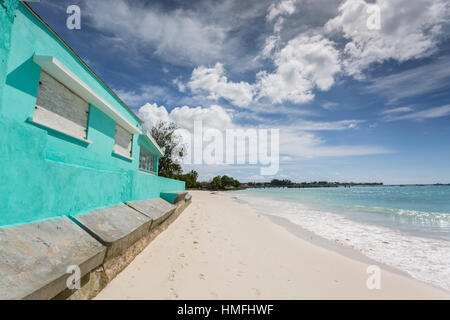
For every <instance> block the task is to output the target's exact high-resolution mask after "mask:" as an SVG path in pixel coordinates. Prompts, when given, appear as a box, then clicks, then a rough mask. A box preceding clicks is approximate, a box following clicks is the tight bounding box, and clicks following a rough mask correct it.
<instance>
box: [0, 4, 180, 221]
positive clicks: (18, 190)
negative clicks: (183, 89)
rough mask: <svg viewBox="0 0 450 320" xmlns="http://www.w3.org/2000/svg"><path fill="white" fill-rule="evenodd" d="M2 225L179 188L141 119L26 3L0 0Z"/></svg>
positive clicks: (141, 197)
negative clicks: (164, 170)
mask: <svg viewBox="0 0 450 320" xmlns="http://www.w3.org/2000/svg"><path fill="white" fill-rule="evenodd" d="M0 24H1V29H0V32H1V34H0V227H5V226H11V225H17V224H23V223H28V222H34V221H39V220H43V219H48V218H54V217H60V216H67V215H72V216H74V215H79V214H83V213H87V212H89V211H91V210H95V209H98V208H103V207H107V206H113V205H116V204H120V203H123V202H128V201H134V200H145V199H151V198H157V197H160V194H161V192H168V191H182V190H184V188H185V186H184V182H182V181H177V180H171V179H166V178H163V177H159V176H158V158H159V157H160V156H161V155H162V151H161V149H160V148H159V146H158V145H157V144H156V142H155V141H154V140H153V138H152V137H151V136H150V135H149V134H147V133H146V132H144V131H143V129H142V125H143V123H142V120H140V119H139V118H138V117H137V116H136V115H135V114H134V113H133V111H132V110H131V109H130V108H128V107H127V105H126V104H125V103H124V102H123V101H122V100H121V99H120V98H119V97H118V96H117V95H116V94H115V93H114V92H113V91H112V90H111V89H110V88H109V87H108V86H107V84H105V83H104V82H103V81H102V80H101V79H100V77H99V76H98V75H97V74H96V73H95V72H94V71H93V70H92V69H91V68H90V67H89V66H88V65H87V64H86V63H85V62H84V61H83V60H82V59H81V58H80V57H79V56H78V55H77V54H76V53H75V52H74V51H73V50H72V49H71V48H70V46H69V45H68V44H67V43H65V42H64V40H63V39H61V38H60V37H59V36H58V34H57V33H56V32H55V31H54V30H53V29H52V28H51V27H50V26H49V25H47V24H46V23H45V21H43V20H42V18H40V17H39V16H38V15H37V14H36V13H35V12H34V11H33V10H32V9H31V8H30V7H29V6H28V5H27V4H25V3H23V2H19V1H18V0H0Z"/></svg>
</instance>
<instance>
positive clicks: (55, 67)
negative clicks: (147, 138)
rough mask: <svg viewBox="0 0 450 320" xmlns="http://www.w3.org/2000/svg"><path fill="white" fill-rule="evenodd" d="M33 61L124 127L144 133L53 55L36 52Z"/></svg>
mask: <svg viewBox="0 0 450 320" xmlns="http://www.w3.org/2000/svg"><path fill="white" fill-rule="evenodd" d="M33 61H34V62H35V63H36V64H38V65H39V66H41V68H42V69H43V70H45V72H47V73H48V74H50V75H51V76H52V77H54V78H55V79H56V80H58V81H59V82H61V83H62V84H64V85H65V86H66V87H68V88H69V89H70V90H72V91H73V92H75V93H76V94H77V95H79V96H80V97H81V98H83V99H84V100H86V101H87V102H88V103H91V104H93V105H94V106H96V107H97V108H98V109H100V110H101V111H102V112H103V113H105V114H106V115H107V116H108V117H110V118H111V119H113V120H114V121H116V122H117V123H118V124H120V125H121V126H122V127H123V128H124V129H126V130H127V131H129V132H131V133H135V134H142V131H141V130H140V129H139V128H138V127H136V126H135V125H133V124H132V123H131V122H130V121H129V120H128V119H127V118H125V117H124V116H123V115H122V114H121V113H120V112H119V111H117V110H116V109H115V108H114V107H113V106H111V105H110V104H109V103H108V102H106V101H105V100H104V99H103V98H102V97H100V96H99V95H98V94H97V93H95V92H94V91H93V90H92V89H91V88H89V87H88V85H86V84H85V83H84V82H83V81H81V80H80V79H79V78H78V77H77V76H75V75H74V74H73V73H72V72H70V70H69V69H68V68H66V67H65V66H64V65H63V64H62V63H61V62H59V61H58V59H56V58H55V57H53V56H43V55H37V54H35V55H34V57H33Z"/></svg>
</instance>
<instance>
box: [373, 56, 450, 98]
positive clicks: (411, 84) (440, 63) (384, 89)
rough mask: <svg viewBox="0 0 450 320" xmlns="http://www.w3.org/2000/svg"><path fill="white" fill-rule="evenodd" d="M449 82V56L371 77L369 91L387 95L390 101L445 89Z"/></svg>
mask: <svg viewBox="0 0 450 320" xmlns="http://www.w3.org/2000/svg"><path fill="white" fill-rule="evenodd" d="M449 83H450V57H449V56H445V57H441V58H439V59H436V60H435V61H434V62H433V63H430V64H426V65H422V66H419V67H416V68H414V69H410V70H405V71H402V72H399V73H396V74H393V75H389V76H384V77H378V78H375V79H373V80H372V81H371V82H370V84H369V85H368V86H367V87H366V89H367V90H368V91H369V92H372V93H377V94H380V95H383V96H385V97H387V98H388V99H389V100H390V101H391V102H397V101H399V100H402V99H408V98H412V97H416V96H420V95H425V94H430V93H433V92H436V91H438V90H443V89H444V90H445V88H446V87H447V86H448V84H449Z"/></svg>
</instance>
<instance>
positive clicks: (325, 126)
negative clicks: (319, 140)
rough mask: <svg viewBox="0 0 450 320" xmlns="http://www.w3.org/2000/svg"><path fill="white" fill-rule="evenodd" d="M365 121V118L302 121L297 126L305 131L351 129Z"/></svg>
mask: <svg viewBox="0 0 450 320" xmlns="http://www.w3.org/2000/svg"><path fill="white" fill-rule="evenodd" d="M363 122H365V121H364V120H341V121H330V122H320V121H319V122H313V121H300V122H297V123H296V124H295V127H296V128H298V129H299V130H303V131H341V130H349V129H357V128H358V124H360V123H363Z"/></svg>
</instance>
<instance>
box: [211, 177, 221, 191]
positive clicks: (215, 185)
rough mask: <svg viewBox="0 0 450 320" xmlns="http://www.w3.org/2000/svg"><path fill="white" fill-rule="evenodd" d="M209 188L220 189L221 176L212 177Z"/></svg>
mask: <svg viewBox="0 0 450 320" xmlns="http://www.w3.org/2000/svg"><path fill="white" fill-rule="evenodd" d="M211 188H212V189H214V190H220V189H222V188H223V184H222V178H221V177H220V176H217V177H214V178H213V179H212V181H211Z"/></svg>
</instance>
